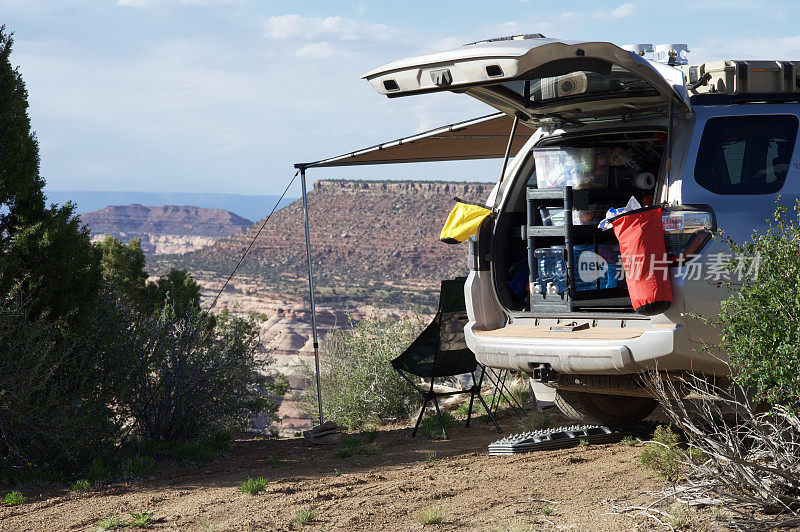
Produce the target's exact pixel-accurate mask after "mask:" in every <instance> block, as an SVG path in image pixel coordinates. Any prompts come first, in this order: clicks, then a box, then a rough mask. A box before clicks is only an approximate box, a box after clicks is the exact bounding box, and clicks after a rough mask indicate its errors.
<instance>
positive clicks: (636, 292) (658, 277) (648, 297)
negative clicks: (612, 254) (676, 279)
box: [609, 207, 672, 316]
mask: <svg viewBox="0 0 800 532" xmlns="http://www.w3.org/2000/svg"><path fill="white" fill-rule="evenodd" d="M609 221H610V222H611V224H612V226H613V227H614V234H615V235H616V236H617V240H619V254H620V257H621V258H622V266H623V267H624V268H625V280H626V282H627V284H628V294H629V295H630V298H631V303H632V304H633V308H634V310H636V312H638V313H639V314H644V315H645V316H654V315H656V314H661V313H662V312H664V311H665V310H667V309H668V308H669V306H670V305H671V304H672V287H671V286H670V284H669V275H668V273H667V262H666V258H667V250H666V248H665V247H664V223H663V221H662V219H661V207H644V208H642V209H636V210H634V211H629V212H626V213H625V214H621V215H619V216H617V217H616V218H612V219H610V220H609Z"/></svg>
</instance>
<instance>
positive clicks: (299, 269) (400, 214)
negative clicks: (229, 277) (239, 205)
mask: <svg viewBox="0 0 800 532" xmlns="http://www.w3.org/2000/svg"><path fill="white" fill-rule="evenodd" d="M492 186H493V184H491V183H449V182H426V181H345V180H341V181H340V180H322V181H317V182H315V183H314V186H313V190H312V191H311V192H310V193H309V196H308V204H309V207H308V208H309V213H310V227H311V247H312V262H313V264H314V268H315V275H317V276H318V278H319V279H320V281H321V282H322V283H326V282H327V283H329V284H332V285H335V284H337V283H345V284H346V283H356V284H358V285H359V286H362V287H367V286H369V284H370V283H375V282H377V283H384V284H385V283H395V284H398V285H407V284H414V283H419V282H424V283H431V282H438V280H440V279H444V278H448V277H452V276H453V275H455V274H458V273H464V272H465V271H466V261H465V248H464V246H451V245H447V244H443V243H442V242H440V241H439V233H440V231H441V228H442V225H443V224H444V221H445V220H446V219H447V215H448V213H449V212H450V210H451V209H452V207H453V205H454V201H453V197H454V196H459V197H461V198H463V199H467V200H471V201H483V200H485V199H486V197H487V196H488V195H489V192H490V191H491V188H492ZM260 226H261V224H260V223H257V224H255V225H254V226H253V227H251V228H250V229H248V230H247V231H245V232H243V233H239V234H236V235H234V236H231V237H229V238H226V239H223V240H220V241H219V242H217V243H215V244H214V245H213V246H209V247H207V248H203V249H201V250H199V251H196V252H192V253H187V254H185V255H183V256H181V257H174V258H169V259H166V260H165V261H164V262H163V264H164V266H166V265H167V263H169V266H171V267H179V268H186V269H188V270H189V271H205V272H215V273H217V274H218V275H223V274H226V273H228V272H230V268H231V267H232V264H233V263H234V262H235V259H234V257H236V256H237V255H240V254H241V253H242V251H243V250H244V249H246V248H247V246H248V245H249V243H250V241H251V240H252V238H253V237H254V235H255V233H256V231H257V230H258V228H259V227H260ZM156 266H158V264H156ZM305 268H306V266H305V236H304V232H303V213H302V205H301V202H300V201H296V202H294V203H292V204H290V205H288V206H287V207H285V208H283V209H281V210H279V211H277V212H276V213H275V216H273V218H272V219H271V220H270V221H269V223H268V224H267V226H266V227H265V228H264V231H263V232H262V233H261V235H260V236H259V237H258V239H257V240H256V241H255V244H254V246H253V248H252V250H251V252H250V255H249V257H248V259H247V260H246V261H245V262H244V263H243V264H242V266H241V268H240V270H239V273H241V274H242V275H248V276H252V277H255V278H260V279H263V280H264V281H265V282H267V284H269V285H272V286H279V284H280V283H281V282H283V281H286V280H288V279H289V278H296V279H302V277H303V276H304V275H305Z"/></svg>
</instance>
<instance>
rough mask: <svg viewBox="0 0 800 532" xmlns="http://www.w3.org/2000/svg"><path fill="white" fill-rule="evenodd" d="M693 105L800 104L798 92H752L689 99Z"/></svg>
mask: <svg viewBox="0 0 800 532" xmlns="http://www.w3.org/2000/svg"><path fill="white" fill-rule="evenodd" d="M689 101H690V102H691V104H692V105H733V104H743V103H794V102H800V93H797V92H783V93H782V92H751V93H745V94H722V93H716V94H711V93H706V94H695V95H694V96H691V97H690V98H689Z"/></svg>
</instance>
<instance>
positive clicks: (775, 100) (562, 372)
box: [365, 35, 800, 422]
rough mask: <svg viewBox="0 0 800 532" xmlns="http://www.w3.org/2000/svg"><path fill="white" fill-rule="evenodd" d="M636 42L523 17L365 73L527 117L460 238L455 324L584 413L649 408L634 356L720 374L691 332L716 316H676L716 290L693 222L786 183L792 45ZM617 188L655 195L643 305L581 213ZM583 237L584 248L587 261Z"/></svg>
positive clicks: (495, 360) (715, 256) (601, 207)
mask: <svg viewBox="0 0 800 532" xmlns="http://www.w3.org/2000/svg"><path fill="white" fill-rule="evenodd" d="M646 51H647V48H646V47H638V48H636V49H634V50H632V49H624V48H621V47H618V46H616V45H613V44H610V43H602V42H580V41H562V40H557V39H548V38H543V37H541V36H540V35H526V36H519V37H514V38H503V39H497V40H489V41H483V42H478V43H473V44H470V45H466V46H463V47H461V48H459V49H457V50H453V51H448V52H441V53H436V54H430V55H426V56H422V57H416V58H410V59H405V60H401V61H398V62H395V63H391V64H389V65H386V66H383V67H380V68H378V69H376V70H374V71H372V72H370V73H368V74H366V75H365V78H367V79H368V80H369V82H370V83H371V84H372V85H373V87H375V89H376V90H378V91H379V92H381V93H383V94H386V95H387V96H390V97H391V96H403V95H409V94H419V93H426V92H435V91H444V90H447V91H453V92H459V93H465V94H468V95H470V96H472V97H475V98H477V99H479V100H481V101H483V102H485V103H487V104H489V105H491V106H493V107H495V108H497V109H499V110H501V111H503V112H505V113H507V114H508V115H511V116H513V117H516V121H517V122H518V123H519V124H520V127H521V128H524V126H527V127H528V128H530V130H529V131H530V139H529V140H528V141H527V143H526V144H525V146H524V147H523V148H522V149H521V150H519V151H518V153H517V154H516V156H515V157H514V158H513V159H512V160H511V161H509V162H508V165H507V168H506V171H505V173H504V174H503V177H502V179H501V180H500V181H499V182H498V184H497V186H496V187H495V188H494V190H493V192H492V193H491V195H490V196H489V198H488V199H487V202H486V203H487V206H490V207H491V208H492V209H493V210H494V214H493V215H492V216H491V217H489V218H487V219H486V220H485V221H484V223H483V225H482V226H481V228H480V230H479V232H478V234H477V235H476V236H475V237H473V238H472V240H471V242H470V270H471V271H470V274H469V278H468V280H467V284H466V297H467V309H468V314H469V323H468V325H467V326H466V330H465V333H466V340H467V344H468V345H469V347H470V348H471V349H472V350H473V351H474V352H475V354H476V356H477V358H478V360H479V361H480V362H481V363H483V364H485V365H487V366H490V367H494V368H503V369H512V370H518V371H522V372H525V373H527V374H529V375H530V376H531V377H532V378H533V379H534V381H535V383H536V386H535V390H537V395H538V394H539V393H542V391H544V390H548V389H549V390H555V402H556V404H557V406H558V407H559V408H560V409H561V410H562V411H563V412H564V413H565V414H567V415H568V416H570V417H573V418H576V419H581V420H584V421H588V422H618V421H628V420H637V419H641V418H643V417H645V416H647V415H648V414H650V413H651V412H652V411H653V409H654V408H655V406H656V402H655V401H654V399H653V398H652V397H650V396H649V395H648V393H647V391H646V390H645V389H644V388H643V387H642V386H641V385H640V383H639V382H638V381H637V379H636V377H637V375H638V374H641V373H642V372H644V371H647V370H659V371H662V372H664V374H665V376H667V378H668V376H669V375H670V374H671V373H672V372H680V371H687V370H692V371H694V372H700V373H703V374H707V375H727V373H728V368H727V366H726V361H725V360H723V359H719V358H717V357H715V356H712V355H710V354H709V353H708V352H707V350H705V349H704V344H706V343H713V342H715V341H716V340H717V338H718V332H717V331H716V330H715V329H714V328H713V327H710V326H707V325H705V324H704V323H703V322H702V321H699V320H697V319H695V318H693V317H691V314H699V315H703V316H708V317H711V318H713V317H715V316H716V315H717V314H718V311H719V302H720V301H721V300H722V299H724V298H725V297H727V291H726V288H725V287H724V285H723V281H724V280H725V278H726V275H727V272H726V270H725V268H724V267H722V263H723V262H724V260H725V259H726V258H728V257H726V256H725V253H726V250H725V249H724V247H723V246H722V245H721V244H720V243H719V242H718V240H716V239H713V238H711V234H712V233H713V232H714V231H715V230H716V229H717V227H719V228H722V229H724V230H725V231H726V232H727V233H729V234H730V235H732V236H733V237H734V238H736V239H739V240H741V239H744V238H745V237H747V236H748V235H749V234H750V233H751V232H752V231H753V229H759V228H763V227H764V225H765V224H766V220H767V218H769V217H770V214H771V213H772V211H773V209H774V206H775V198H776V195H778V194H781V195H782V198H783V199H784V200H785V201H788V202H792V203H793V202H794V200H795V198H797V197H798V194H800V161H798V160H797V159H796V158H793V153H794V152H795V151H796V144H797V129H798V116H800V105H798V102H799V101H800V75H799V74H798V65H800V63H798V62H780V61H760V62H754V61H720V62H715V63H706V64H705V65H694V66H690V65H686V64H685V60H684V52H683V51H682V50H680V49H678V50H671V51H670V53H669V54H668V55H667V57H668V59H667V61H666V63H661V62H658V61H655V60H653V59H648V58H647V57H646V54H645V52H646ZM552 161H556V162H557V163H560V164H561V165H562V168H561V172H562V173H564V172H571V171H574V168H572V169H570V168H569V167H570V166H573V167H574V165H575V164H576V161H577V164H578V165H582V166H583V169H584V174H583V175H588V176H589V179H588V180H586V179H584V180H580V179H578V180H577V181H569V180H567V181H564V183H567V182H570V183H572V186H559V182H558V180H557V179H556V180H555V181H551V180H550V179H551V177H552V175H551V174H552V172H551V170H552V169H551V168H549V166H548V165H550V164H551V163H552ZM564 167H567V170H564ZM587 168H588V169H589V170H586V169H587ZM557 173H558V172H556V174H557ZM556 177H558V176H557V175H556ZM562 177H563V176H562ZM631 196H633V197H634V198H636V199H637V200H638V201H639V203H641V204H642V205H646V204H648V203H651V204H654V205H662V214H663V221H664V228H665V246H666V251H667V253H668V255H669V260H668V261H667V263H666V264H665V265H664V269H665V271H666V272H667V275H668V279H669V282H670V284H671V289H672V294H673V297H672V303H671V305H670V306H669V308H667V309H666V310H663V309H662V310H663V312H661V313H659V314H657V315H651V316H645V315H642V314H640V313H637V312H636V311H634V309H633V308H632V306H631V301H630V298H629V297H628V293H627V287H626V282H625V280H624V279H622V278H621V276H620V275H619V272H620V271H621V270H622V269H623V268H622V267H621V266H620V265H619V264H615V258H616V257H617V256H618V254H619V251H618V248H617V247H616V244H617V243H616V239H615V237H614V234H613V231H601V230H599V229H597V227H596V225H597V222H598V221H599V219H600V218H602V216H603V214H604V213H605V210H606V208H607V207H609V206H616V207H621V206H623V205H625V204H626V203H627V202H628V200H629V198H630V197H631ZM583 251H592V252H593V253H592V254H589V255H587V256H589V257H595V262H596V264H595V265H596V266H597V268H596V270H597V271H596V272H594V273H592V272H591V271H590V272H589V275H588V278H587V276H586V275H584V270H583V268H584V267H586V266H587V263H586V261H583V262H582V263H580V264H579V262H580V261H579V259H578V257H584V253H583ZM578 252H580V253H578ZM597 257H601V258H602V259H603V260H606V262H605V263H604V264H602V265H601V264H599V263H600V262H603V260H600V259H598V258H597ZM601 266H602V267H601ZM593 269H594V268H593V265H592V264H591V263H589V264H588V270H593ZM592 276H594V277H592Z"/></svg>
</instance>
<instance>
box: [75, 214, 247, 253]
mask: <svg viewBox="0 0 800 532" xmlns="http://www.w3.org/2000/svg"><path fill="white" fill-rule="evenodd" d="M80 218H81V221H82V222H84V223H85V224H87V225H88V226H89V229H90V231H91V235H92V241H95V242H96V241H99V240H102V239H103V238H105V236H106V235H111V236H113V237H114V238H117V239H119V240H121V241H123V242H127V241H128V240H130V239H132V238H135V237H139V238H140V239H141V240H142V250H143V251H144V252H145V253H146V254H166V253H170V254H176V253H186V252H188V251H195V250H198V249H200V248H203V247H206V246H209V245H211V244H213V243H214V242H216V241H217V240H219V239H221V238H225V237H228V236H231V235H233V234H236V233H238V232H241V231H242V230H244V229H246V228H248V227H250V226H251V225H252V224H253V223H252V222H251V221H250V220H247V219H245V218H242V217H241V216H237V215H236V214H234V213H232V212H230V211H225V210H221V209H205V208H201V207H191V206H177V205H167V206H163V207H146V206H144V205H139V204H132V205H111V206H108V207H105V208H103V209H100V210H97V211H93V212H89V213H86V214H82V215H80Z"/></svg>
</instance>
